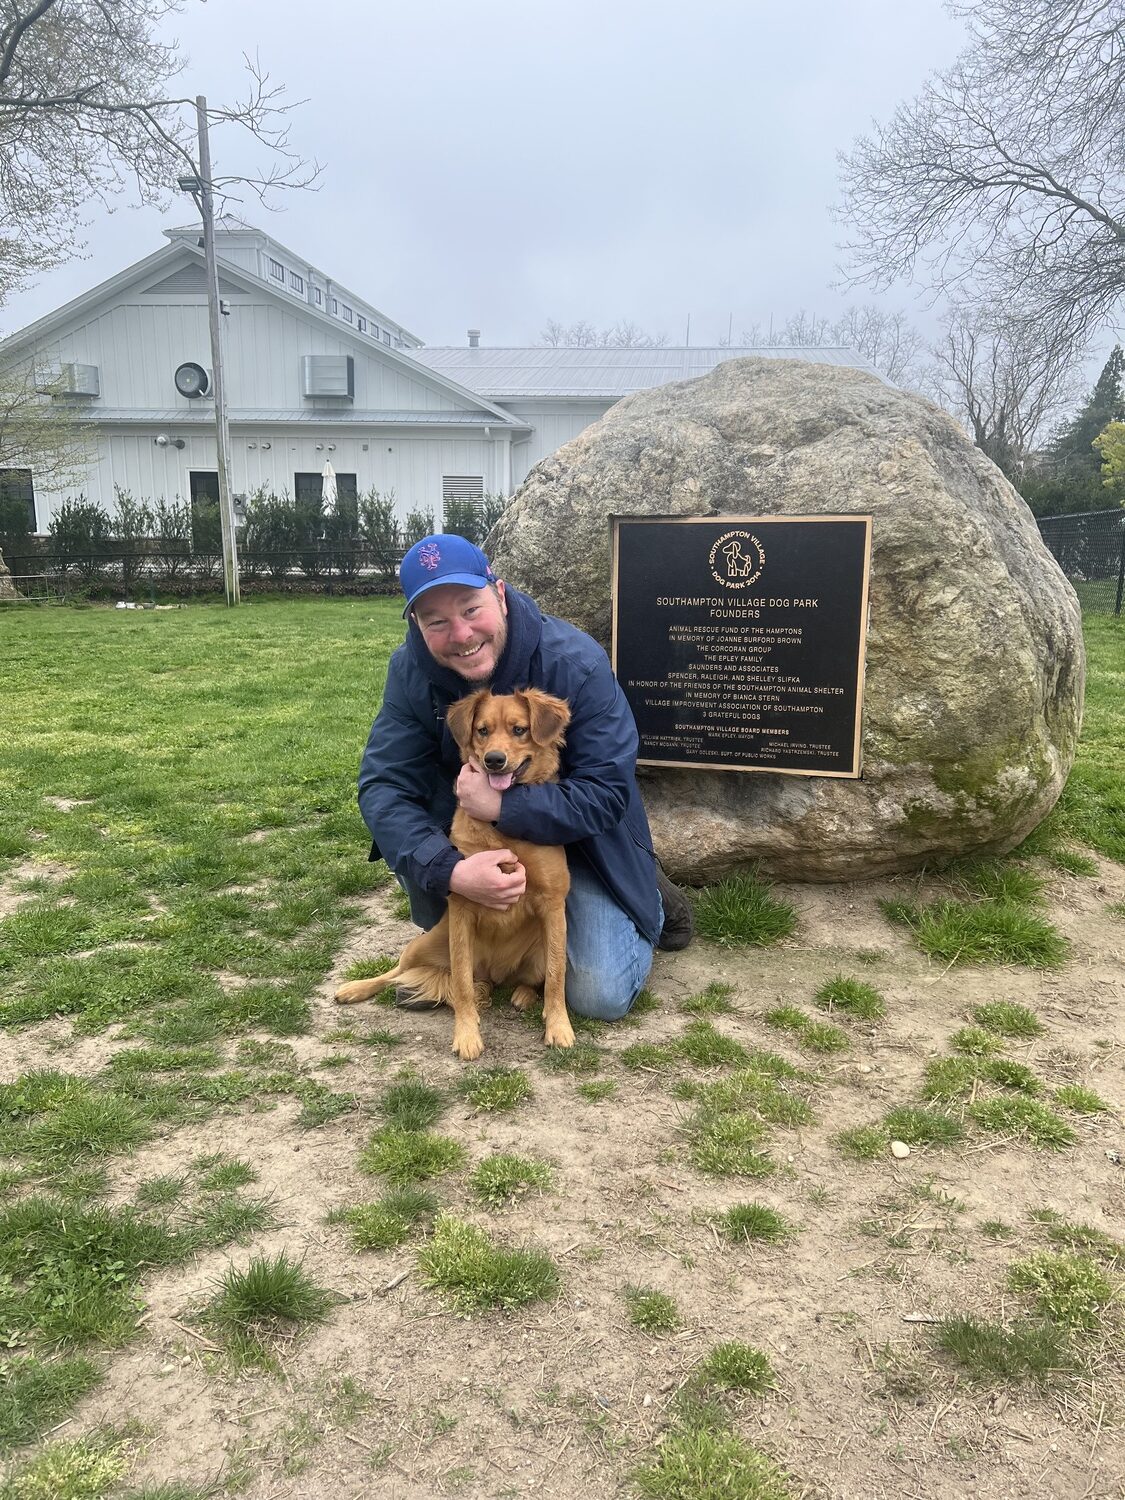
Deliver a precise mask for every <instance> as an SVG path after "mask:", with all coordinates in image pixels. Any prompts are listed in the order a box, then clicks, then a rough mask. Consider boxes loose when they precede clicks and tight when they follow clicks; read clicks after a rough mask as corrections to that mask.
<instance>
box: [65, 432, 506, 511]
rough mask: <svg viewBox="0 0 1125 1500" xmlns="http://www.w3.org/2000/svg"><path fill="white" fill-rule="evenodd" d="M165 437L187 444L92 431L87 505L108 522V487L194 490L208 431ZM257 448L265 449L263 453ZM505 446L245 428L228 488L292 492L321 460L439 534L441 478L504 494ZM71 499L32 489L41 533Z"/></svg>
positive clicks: (234, 447)
mask: <svg viewBox="0 0 1125 1500" xmlns="http://www.w3.org/2000/svg"><path fill="white" fill-rule="evenodd" d="M166 430H167V433H168V435H169V436H170V437H176V436H180V437H183V439H184V443H185V446H184V447H183V448H182V449H181V448H174V447H172V445H171V444H169V445H168V446H167V447H158V446H157V444H156V443H154V442H153V434H152V432H151V430H150V429H149V428H147V427H146V428H144V429H143V430H125V431H118V432H113V433H101V434H99V437H98V442H97V456H96V458H95V460H94V462H93V463H92V464H91V466H90V470H89V473H88V476H87V479H88V482H87V484H86V485H85V486H84V490H83V492H84V493H85V495H86V498H87V499H89V500H92V501H95V502H96V503H97V504H99V505H101V506H103V507H104V508H105V509H106V510H107V511H108V512H109V513H110V514H111V515H112V514H113V511H114V508H115V506H114V485H115V484H116V485H119V486H120V487H121V488H122V489H127V490H130V491H131V492H132V494H133V496H134V497H135V498H136V499H138V500H148V501H154V500H158V499H160V498H166V499H169V500H171V499H174V498H175V497H177V496H179V497H180V498H181V499H185V500H186V499H187V497H188V496H189V495H190V493H191V488H190V483H189V478H188V476H189V473H190V471H191V470H192V469H212V470H213V469H214V468H215V467H216V457H215V439H214V434H213V433H212V432H210V431H206V432H202V431H198V430H197V431H192V430H191V429H190V428H182V429H179V431H177V429H176V428H175V427H172V426H169V427H168V428H167V429H166ZM263 442H265V443H269V444H270V447H269V448H268V449H264V450H263V448H262V443H263ZM251 443H253V444H254V445H255V446H254V447H253V448H251V447H250V444H251ZM330 444H333V445H334V446H333V447H329V445H330ZM318 445H319V446H318ZM504 447H505V440H504V438H502V437H492V438H485V437H483V436H482V437H477V436H473V437H459V436H452V435H451V436H448V437H434V436H425V437H422V436H420V435H419V434H417V433H415V432H411V431H409V430H408V429H406V428H399V429H390V430H388V431H385V432H384V431H379V432H373V431H372V430H370V429H356V428H340V427H335V428H334V427H331V426H329V425H325V426H320V425H319V424H318V425H317V426H316V427H315V428H309V429H305V428H304V427H302V428H300V429H293V428H288V429H286V428H267V429H263V430H260V431H252V430H250V429H247V430H246V431H245V432H242V431H238V432H234V433H232V435H231V464H232V473H231V488H232V490H233V491H234V493H235V494H246V493H249V492H250V491H252V490H256V489H258V488H260V487H265V488H267V489H272V490H273V491H274V492H275V493H276V494H279V495H280V494H283V493H285V492H288V493H290V494H292V492H293V476H294V474H296V473H317V472H319V471H320V470H322V469H323V468H324V464H325V460H326V459H327V460H330V461H331V463H332V467H333V468H334V469H336V470H337V471H338V472H340V473H344V474H355V476H356V483H357V485H358V487H359V490H360V492H361V493H362V492H363V491H365V490H368V489H371V488H372V487H374V488H376V489H378V490H381V491H384V492H385V491H388V490H394V492H395V499H396V502H397V504H396V508H397V511H398V515H399V517H400V519H404V518H405V516H406V512H407V511H408V510H424V509H426V508H429V509H431V510H432V511H433V513H434V519H435V521H436V523H437V525H438V526H439V527H440V525H441V493H442V490H441V481H442V476H443V475H444V474H480V475H481V476H482V478H483V480H484V488H485V491H486V492H498V491H501V490H502V489H503V487H504V477H505V464H504ZM75 493H77V492H76V491H75V490H67V491H60V492H57V493H52V492H50V491H47V490H44V489H43V488H42V487H41V486H39V485H37V486H36V496H35V498H36V509H37V513H38V516H37V524H38V529H39V530H40V531H46V529H47V527H48V525H49V523H50V519H51V516H52V515H53V514H54V513H55V511H56V509H57V508H58V506H59V505H60V504H61V503H62V501H63V500H64V499H65V498H66V497H67V495H73V494H75Z"/></svg>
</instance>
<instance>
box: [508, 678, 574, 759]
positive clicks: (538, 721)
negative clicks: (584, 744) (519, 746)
mask: <svg viewBox="0 0 1125 1500" xmlns="http://www.w3.org/2000/svg"><path fill="white" fill-rule="evenodd" d="M520 697H521V698H522V699H523V700H524V702H525V703H526V704H527V712H528V717H529V719H530V720H531V738H532V739H533V740H534V741H535V743H536V744H537V745H561V744H562V739H563V731H564V730H565V729H566V726H567V725H568V724H569V723H570V708H569V707H568V705H567V704H565V703H564V702H563V700H562V699H561V698H553V697H552V696H551V694H550V693H542V692H540V691H539V689H538V688H524V689H523V691H522V692H521V693H520Z"/></svg>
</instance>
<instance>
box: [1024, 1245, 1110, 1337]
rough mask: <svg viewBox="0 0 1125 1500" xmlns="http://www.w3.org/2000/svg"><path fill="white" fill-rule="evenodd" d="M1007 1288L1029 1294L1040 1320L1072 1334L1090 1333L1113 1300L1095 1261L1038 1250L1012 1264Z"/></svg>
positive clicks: (1106, 1279) (1107, 1279)
mask: <svg viewBox="0 0 1125 1500" xmlns="http://www.w3.org/2000/svg"><path fill="white" fill-rule="evenodd" d="M1008 1285H1009V1287H1010V1288H1011V1289H1012V1291H1014V1292H1026V1293H1029V1294H1030V1295H1031V1296H1033V1297H1034V1298H1035V1302H1036V1306H1037V1307H1038V1310H1039V1312H1040V1313H1041V1315H1042V1316H1043V1317H1045V1318H1049V1319H1050V1321H1051V1322H1052V1323H1056V1324H1058V1326H1059V1327H1060V1328H1065V1329H1067V1330H1068V1331H1070V1332H1072V1333H1074V1332H1087V1333H1091V1332H1093V1331H1094V1330H1095V1329H1096V1328H1097V1327H1098V1325H1099V1323H1100V1322H1101V1318H1102V1314H1103V1313H1104V1312H1105V1310H1106V1308H1107V1307H1109V1305H1110V1303H1111V1302H1113V1300H1114V1290H1113V1286H1112V1284H1111V1283H1110V1281H1109V1278H1108V1277H1107V1276H1106V1274H1105V1272H1104V1271H1103V1270H1102V1269H1101V1267H1100V1266H1099V1265H1098V1264H1097V1262H1096V1261H1094V1260H1091V1259H1090V1257H1089V1256H1086V1255H1072V1254H1068V1253H1065V1252H1064V1253H1062V1254H1055V1253H1054V1252H1052V1251H1050V1250H1039V1251H1036V1252H1035V1253H1034V1254H1032V1255H1029V1256H1027V1257H1025V1258H1024V1259H1023V1260H1017V1261H1014V1262H1013V1263H1012V1265H1011V1266H1009V1268H1008Z"/></svg>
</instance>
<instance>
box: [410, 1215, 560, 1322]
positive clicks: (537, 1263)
mask: <svg viewBox="0 0 1125 1500" xmlns="http://www.w3.org/2000/svg"><path fill="white" fill-rule="evenodd" d="M418 1265H419V1267H420V1269H421V1270H422V1272H423V1275H424V1280H425V1284H426V1286H428V1287H431V1288H433V1289H434V1290H435V1291H438V1292H442V1293H444V1294H445V1295H446V1296H447V1297H448V1298H449V1300H450V1301H451V1302H452V1303H453V1305H454V1307H456V1308H458V1309H459V1310H460V1311H462V1312H478V1311H480V1310H482V1309H484V1308H492V1307H520V1306H522V1305H523V1303H525V1302H533V1301H537V1300H539V1299H542V1298H544V1297H552V1296H554V1294H555V1292H556V1291H557V1289H558V1284H559V1276H558V1271H557V1270H556V1269H555V1266H554V1264H553V1263H552V1261H551V1259H550V1257H549V1256H546V1255H544V1254H542V1252H540V1251H537V1250H505V1249H503V1248H501V1247H500V1246H499V1245H496V1244H495V1243H494V1242H493V1241H492V1240H491V1239H490V1238H489V1237H488V1235H487V1234H485V1232H484V1230H482V1229H478V1228H476V1226H475V1225H473V1224H466V1223H464V1222H463V1221H462V1220H460V1219H455V1218H453V1217H452V1215H449V1214H443V1215H441V1217H440V1218H439V1219H438V1221H437V1224H436V1225H435V1227H434V1233H433V1237H432V1239H431V1240H430V1241H429V1243H428V1244H426V1245H425V1246H423V1248H422V1249H421V1250H419V1252H418Z"/></svg>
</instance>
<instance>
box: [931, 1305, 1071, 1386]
mask: <svg viewBox="0 0 1125 1500" xmlns="http://www.w3.org/2000/svg"><path fill="white" fill-rule="evenodd" d="M936 1334H937V1346H938V1348H939V1349H940V1350H941V1351H942V1352H943V1353H944V1354H947V1355H948V1356H949V1357H950V1358H951V1359H952V1360H953V1361H954V1362H955V1363H956V1364H959V1365H960V1366H961V1367H962V1369H964V1370H965V1371H966V1372H967V1373H968V1374H969V1375H970V1376H971V1378H972V1379H974V1380H977V1381H980V1382H981V1383H982V1384H983V1383H987V1382H992V1381H998V1380H1034V1381H1036V1382H1037V1383H1039V1384H1040V1385H1045V1384H1047V1382H1048V1381H1049V1380H1050V1378H1051V1376H1052V1375H1056V1374H1059V1373H1062V1372H1064V1371H1067V1370H1070V1369H1073V1367H1074V1356H1073V1354H1072V1353H1071V1350H1070V1348H1069V1346H1068V1343H1067V1339H1066V1336H1065V1334H1064V1333H1062V1332H1061V1330H1060V1329H1058V1328H1056V1327H1055V1326H1054V1325H1053V1324H1051V1323H1029V1322H1017V1323H1014V1324H1013V1325H1012V1326H1011V1327H1004V1326H1003V1325H1002V1324H1000V1323H986V1322H982V1321H981V1320H980V1319H978V1318H945V1319H943V1320H942V1322H941V1323H940V1324H938V1326H937V1329H936Z"/></svg>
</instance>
